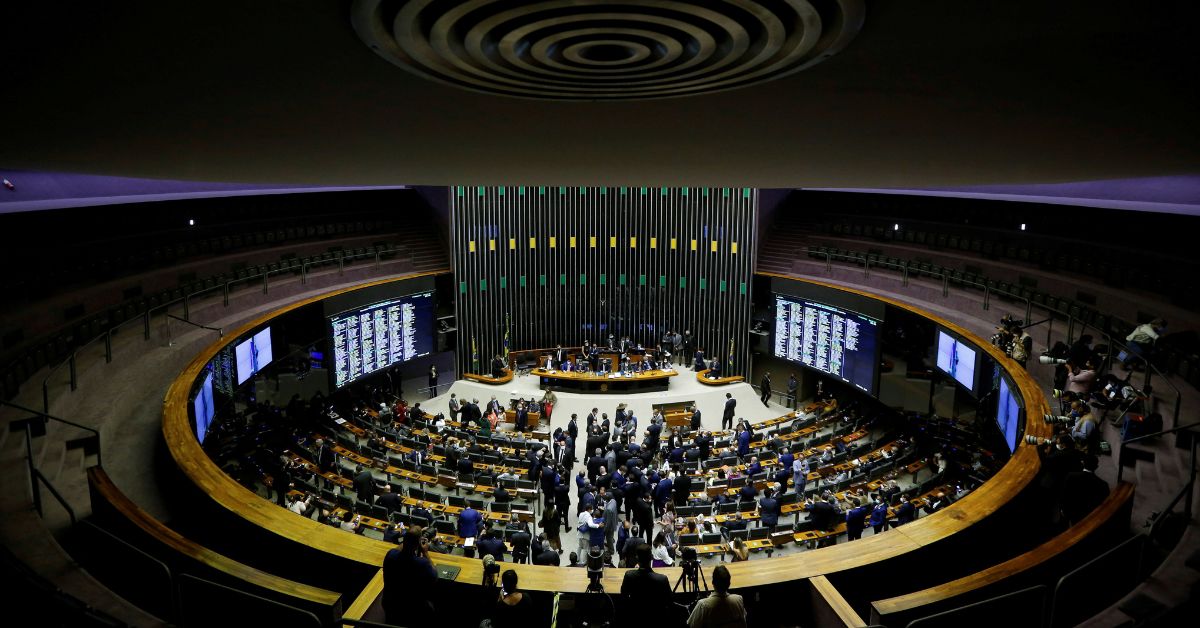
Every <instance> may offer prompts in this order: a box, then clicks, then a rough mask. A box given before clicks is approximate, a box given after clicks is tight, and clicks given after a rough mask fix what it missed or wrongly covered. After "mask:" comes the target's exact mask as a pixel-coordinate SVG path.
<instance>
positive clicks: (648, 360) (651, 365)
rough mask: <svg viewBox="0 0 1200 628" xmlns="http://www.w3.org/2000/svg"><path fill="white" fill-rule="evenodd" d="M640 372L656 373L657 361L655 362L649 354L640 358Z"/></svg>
mask: <svg viewBox="0 0 1200 628" xmlns="http://www.w3.org/2000/svg"><path fill="white" fill-rule="evenodd" d="M642 370H643V371H657V370H658V360H656V359H655V358H654V356H653V355H651V354H649V353H647V354H646V355H644V356H642Z"/></svg>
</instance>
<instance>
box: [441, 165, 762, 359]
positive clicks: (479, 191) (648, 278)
mask: <svg viewBox="0 0 1200 628" xmlns="http://www.w3.org/2000/svg"><path fill="white" fill-rule="evenodd" d="M757 201H758V196H757V192H756V191H755V190H752V189H748V188H690V189H678V188H554V187H552V188H544V187H543V188H539V187H527V188H518V187H508V188H476V187H458V188H454V189H453V190H452V191H451V203H452V205H453V225H452V230H451V231H452V235H451V246H452V249H453V255H454V271H455V278H456V280H457V281H458V282H459V284H458V287H457V289H456V291H455V294H456V299H457V314H458V334H459V338H458V341H459V345H458V346H459V347H460V350H459V354H460V359H461V360H463V362H462V363H461V365H462V367H463V368H464V369H466V370H468V371H469V370H471V366H470V364H471V355H472V350H471V347H472V346H473V345H477V346H478V350H479V358H480V360H481V362H482V363H483V364H486V361H487V358H488V357H489V356H491V355H492V354H495V353H500V352H502V350H503V348H504V343H505V335H506V333H508V335H509V339H508V347H509V349H528V348H536V347H552V346H554V345H555V344H556V343H562V344H563V345H564V346H578V345H579V344H580V343H582V341H583V340H584V339H585V338H586V339H590V340H592V341H593V342H595V341H599V340H601V339H602V338H606V337H607V336H608V335H609V334H610V333H611V334H613V335H615V336H617V337H618V338H619V337H621V336H629V337H631V338H632V339H633V340H634V341H636V342H641V343H643V344H650V343H655V342H658V341H659V340H660V339H661V338H662V336H663V334H664V333H666V331H667V330H668V329H677V330H683V329H690V330H692V332H693V334H695V336H696V339H697V343H698V345H699V346H700V347H703V348H704V349H705V350H706V351H707V352H708V353H709V355H710V356H714V357H717V358H719V359H721V361H722V363H726V362H727V361H728V358H729V356H730V345H731V344H732V345H733V352H732V353H733V357H734V367H733V369H732V371H733V372H739V373H740V372H744V368H745V364H746V357H747V355H748V353H747V348H746V341H745V340H744V338H745V330H746V329H747V328H748V325H749V317H750V282H751V276H752V272H753V266H754V255H753V251H754V242H755V239H756V228H757V227H756V221H755V218H756V206H757ZM572 238H574V240H572ZM472 247H473V248H472ZM510 321H511V322H510ZM731 341H732V342H731Z"/></svg>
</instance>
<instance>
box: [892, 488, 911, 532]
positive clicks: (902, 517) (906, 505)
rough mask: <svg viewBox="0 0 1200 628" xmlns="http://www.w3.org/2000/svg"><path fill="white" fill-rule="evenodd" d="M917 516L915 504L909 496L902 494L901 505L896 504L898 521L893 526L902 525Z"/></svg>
mask: <svg viewBox="0 0 1200 628" xmlns="http://www.w3.org/2000/svg"><path fill="white" fill-rule="evenodd" d="M916 518H917V511H916V509H914V508H913V505H912V504H911V503H910V502H909V501H908V498H907V497H905V496H903V495H901V496H900V505H899V506H896V521H895V522H894V523H892V525H893V526H902V525H904V524H906V523H908V522H909V521H912V520H913V519H916Z"/></svg>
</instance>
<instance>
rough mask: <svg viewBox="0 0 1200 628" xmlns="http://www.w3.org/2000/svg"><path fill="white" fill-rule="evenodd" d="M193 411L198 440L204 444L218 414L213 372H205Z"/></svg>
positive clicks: (193, 404)
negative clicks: (214, 398) (214, 397)
mask: <svg viewBox="0 0 1200 628" xmlns="http://www.w3.org/2000/svg"><path fill="white" fill-rule="evenodd" d="M192 409H193V410H195V415H196V440H198V441H200V443H201V444H203V443H204V437H205V436H207V435H208V426H209V425H212V420H213V414H214V413H215V412H216V410H215V408H214V407H213V374H212V371H211V370H207V369H206V370H205V372H204V380H203V381H202V382H201V383H200V390H198V391H196V398H195V399H194V400H192Z"/></svg>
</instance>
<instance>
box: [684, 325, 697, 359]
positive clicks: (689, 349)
mask: <svg viewBox="0 0 1200 628" xmlns="http://www.w3.org/2000/svg"><path fill="white" fill-rule="evenodd" d="M695 349H696V339H695V338H693V337H692V330H690V329H685V330H683V353H684V354H685V355H686V356H687V358H686V361H685V362H684V364H687V363H689V362H691V361H692V353H693V351H695Z"/></svg>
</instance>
